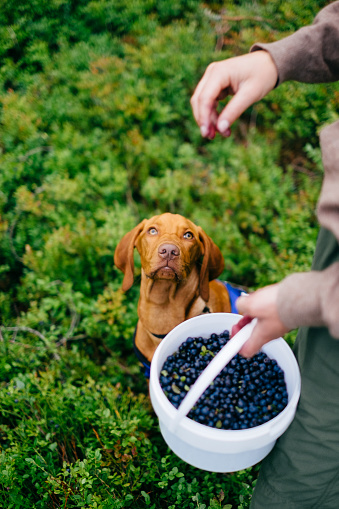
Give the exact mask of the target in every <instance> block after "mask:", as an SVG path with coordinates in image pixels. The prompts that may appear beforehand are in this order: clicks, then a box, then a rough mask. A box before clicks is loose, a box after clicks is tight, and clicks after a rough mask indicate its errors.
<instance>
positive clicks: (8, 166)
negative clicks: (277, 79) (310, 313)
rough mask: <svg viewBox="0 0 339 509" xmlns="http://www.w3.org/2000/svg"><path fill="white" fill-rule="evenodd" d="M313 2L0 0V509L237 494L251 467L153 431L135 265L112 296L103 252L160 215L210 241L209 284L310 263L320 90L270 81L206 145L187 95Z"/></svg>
mask: <svg viewBox="0 0 339 509" xmlns="http://www.w3.org/2000/svg"><path fill="white" fill-rule="evenodd" d="M327 3H329V2H326V1H323V0H321V1H319V2H317V3H314V2H311V1H310V0H306V1H301V0H287V1H282V0H272V1H270V2H266V1H262V2H248V1H246V0H239V1H237V2H231V1H229V0H225V1H223V2H221V1H216V2H209V1H207V2H201V1H199V0H175V1H172V2H168V1H166V0H158V1H155V0H137V1H133V2H129V1H127V0H116V1H113V0H106V1H102V0H78V1H74V0H48V1H46V0H30V1H28V0H22V1H20V2H14V1H13V0H8V1H6V2H1V5H0V166H1V170H0V314H1V321H0V350H1V356H0V447H1V450H0V462H1V468H0V505H1V507H6V508H8V509H12V508H15V509H21V508H30V509H31V508H44V509H45V508H51V509H56V508H64V509H66V508H75V507H91V508H97V509H101V508H123V507H133V508H147V507H148V508H150V509H151V508H157V509H158V508H171V509H174V508H179V507H180V508H182V509H188V508H189V509H191V508H192V509H193V508H199V509H204V508H208V509H215V508H223V509H244V508H247V507H249V502H250V498H251V494H252V490H253V487H254V485H255V482H256V477H257V472H258V466H255V467H253V468H252V469H248V470H246V471H242V472H236V473H233V474H227V475H221V474H214V473H209V472H203V471H199V470H197V469H195V468H193V467H190V466H189V465H187V464H185V463H183V462H181V461H180V460H178V458H176V457H175V456H174V454H172V452H171V451H170V450H169V449H168V448H167V447H166V445H165V444H164V442H163V440H162V437H161V435H160V433H159V430H158V425H157V420H156V418H155V416H154V414H153V412H152V408H151V405H150V402H149V399H148V389H147V383H146V381H145V380H144V379H143V376H142V374H141V372H140V369H139V365H138V362H137V360H136V358H135V356H134V354H133V347H132V336H133V331H134V327H135V324H136V321H137V313H136V305H137V300H138V291H139V290H138V283H139V279H140V278H139V275H140V263H139V260H138V259H137V257H136V278H135V284H134V286H133V287H132V289H131V290H130V291H129V292H128V293H127V294H123V293H122V291H121V282H122V274H121V273H120V272H119V271H118V270H117V268H116V267H115V266H114V264H113V253H114V249H115V246H116V245H117V243H118V241H119V239H120V238H121V237H122V235H123V234H124V233H126V232H127V231H128V230H129V229H131V228H132V227H133V226H134V225H135V224H136V223H137V222H139V221H140V220H141V219H143V218H144V217H150V216H151V215H154V214H155V213H160V212H165V211H170V212H178V213H180V214H183V215H186V216H187V217H189V218H190V219H191V220H192V221H194V222H196V223H198V224H200V225H201V226H202V227H203V228H204V229H205V230H206V232H207V233H208V234H209V235H210V236H211V237H212V238H213V239H214V241H215V242H216V244H218V245H219V247H220V249H221V251H222V253H223V255H224V258H225V262H226V264H225V270H224V273H223V274H222V277H223V278H224V279H227V280H229V281H233V282H235V283H238V284H241V285H244V286H246V287H248V288H249V289H255V288H258V287H260V286H262V285H265V284H269V283H272V282H275V281H279V280H280V279H281V278H283V277H284V276H286V275H287V274H289V273H291V272H292V271H302V270H308V269H309V267H310V264H311V260H312V254H313V250H314V245H315V240H316V237H317V232H318V224H317V220H316V215H315V207H316V202H317V198H318V195H319V190H320V186H321V180H322V171H323V170H322V165H321V158H320V150H319V145H318V133H319V130H320V128H321V126H323V125H325V124H326V123H328V122H330V121H332V120H333V119H334V118H336V116H337V115H338V111H339V86H338V84H335V83H334V84H324V85H323V84H320V85H304V84H296V83H286V84H283V85H282V86H281V87H279V88H278V89H276V90H274V91H273V92H271V93H270V94H269V95H268V97H267V98H265V99H264V100H263V101H261V102H260V103H258V104H255V105H254V106H253V107H251V108H249V110H248V111H246V113H245V114H244V115H243V116H242V118H241V119H240V120H239V121H238V122H237V123H236V124H235V125H234V128H233V134H232V137H231V138H229V139H227V140H224V139H220V138H218V139H216V140H214V141H213V142H211V141H208V140H202V139H201V137H200V134H199V130H198V128H197V126H196V124H195V122H194V120H193V118H192V113H191V108H190V104H189V99H190V97H191V95H192V93H193V90H194V87H195V86H196V84H197V82H198V80H199V78H200V77H201V75H202V73H203V72H204V69H205V68H206V66H207V65H208V63H210V62H211V61H212V60H220V59H223V58H226V57H230V56H233V55H238V54H242V53H244V52H247V51H248V50H249V48H250V46H251V45H252V44H253V43H254V42H255V41H258V40H260V41H273V40H276V39H280V38H283V37H285V36H287V35H289V34H290V33H292V32H293V31H294V30H296V29H297V28H299V27H300V26H302V25H304V24H306V23H310V22H311V21H312V19H313V17H314V15H315V14H316V12H317V10H318V9H320V8H321V7H322V6H324V5H326V4H327ZM287 339H288V340H289V341H291V342H293V340H294V335H293V333H291V334H290V335H289V336H288V338H287Z"/></svg>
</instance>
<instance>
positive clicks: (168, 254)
mask: <svg viewBox="0 0 339 509" xmlns="http://www.w3.org/2000/svg"><path fill="white" fill-rule="evenodd" d="M158 254H159V256H160V257H161V258H164V259H165V260H173V259H174V258H177V257H178V256H179V255H180V249H179V248H178V246H176V245H175V244H161V246H159V248H158Z"/></svg>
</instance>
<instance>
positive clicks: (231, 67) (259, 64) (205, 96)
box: [191, 51, 277, 137]
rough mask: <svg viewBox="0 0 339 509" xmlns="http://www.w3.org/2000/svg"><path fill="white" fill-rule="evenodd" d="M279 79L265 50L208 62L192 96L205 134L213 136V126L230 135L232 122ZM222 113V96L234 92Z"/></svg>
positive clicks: (198, 121) (194, 110)
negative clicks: (219, 104) (220, 102)
mask: <svg viewBox="0 0 339 509" xmlns="http://www.w3.org/2000/svg"><path fill="white" fill-rule="evenodd" d="M276 81H277V69H276V66H275V64H274V62H273V60H272V58H271V56H270V55H269V53H267V52H265V51H257V52H254V53H250V54H247V55H242V56H240V57H234V58H230V59H228V60H223V61H220V62H213V63H212V64H210V65H209V66H208V68H207V69H206V71H205V74H204V76H203V77H202V79H201V80H200V82H199V84H198V86H197V88H196V90H195V92H194V94H193V96H192V98H191V105H192V110H193V115H194V117H195V119H196V122H197V124H198V125H199V127H200V130H201V134H202V135H203V136H205V137H209V136H210V134H211V130H214V131H215V130H217V131H219V132H220V133H221V134H222V135H224V136H229V135H230V126H231V125H232V123H233V122H234V121H235V120H236V119H237V118H238V117H239V116H240V115H241V114H242V113H243V112H244V111H245V110H246V109H247V108H248V107H249V106H250V105H251V104H253V103H254V102H256V101H258V100H259V99H261V98H262V97H264V96H265V95H266V94H267V93H268V92H269V91H270V90H272V88H274V86H275V84H276ZM233 94H234V97H233V98H232V99H231V100H230V101H229V103H228V104H227V105H226V107H225V108H224V109H223V110H222V112H221V113H220V115H218V113H217V105H218V102H219V100H220V98H222V97H225V96H226V95H233Z"/></svg>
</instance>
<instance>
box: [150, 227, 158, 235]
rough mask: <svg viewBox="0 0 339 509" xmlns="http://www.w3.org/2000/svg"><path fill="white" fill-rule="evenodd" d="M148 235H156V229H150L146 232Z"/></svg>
mask: <svg viewBox="0 0 339 509" xmlns="http://www.w3.org/2000/svg"><path fill="white" fill-rule="evenodd" d="M148 233H149V234H150V235H158V230H157V229H156V228H150V229H149V230H148Z"/></svg>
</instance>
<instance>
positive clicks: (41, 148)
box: [18, 146, 53, 162]
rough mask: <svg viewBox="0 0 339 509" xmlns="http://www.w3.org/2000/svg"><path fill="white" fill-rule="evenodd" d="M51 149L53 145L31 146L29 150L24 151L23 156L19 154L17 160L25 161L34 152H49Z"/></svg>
mask: <svg viewBox="0 0 339 509" xmlns="http://www.w3.org/2000/svg"><path fill="white" fill-rule="evenodd" d="M52 149H53V147H48V146H42V147H36V148H32V149H31V150H29V151H28V152H26V154H24V155H23V156H19V157H18V161H20V162H25V161H27V159H28V158H29V157H31V156H33V155H34V154H38V153H39V152H49V151H50V150H52Z"/></svg>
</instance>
